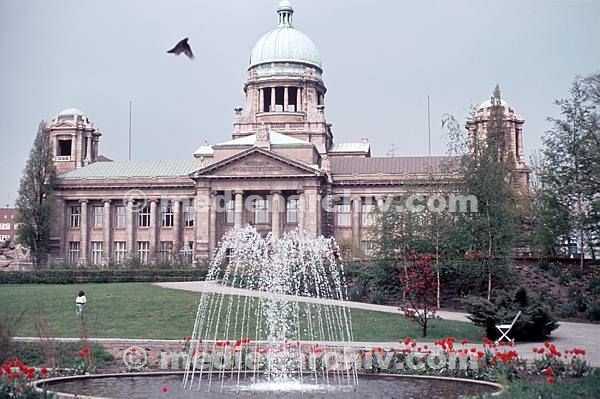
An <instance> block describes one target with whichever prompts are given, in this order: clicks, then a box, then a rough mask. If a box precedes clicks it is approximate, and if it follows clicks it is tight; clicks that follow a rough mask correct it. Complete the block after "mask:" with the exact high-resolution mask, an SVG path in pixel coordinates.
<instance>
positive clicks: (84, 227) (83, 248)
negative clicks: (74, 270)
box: [79, 200, 88, 265]
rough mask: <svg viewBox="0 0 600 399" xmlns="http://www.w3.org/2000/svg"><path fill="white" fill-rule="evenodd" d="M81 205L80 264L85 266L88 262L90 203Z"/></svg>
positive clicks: (84, 201) (85, 201)
mask: <svg viewBox="0 0 600 399" xmlns="http://www.w3.org/2000/svg"><path fill="white" fill-rule="evenodd" d="M80 204H81V221H80V222H81V223H80V235H79V237H80V238H79V240H80V243H79V263H80V264H81V265H85V264H86V263H87V260H88V212H87V208H88V202H87V200H83V201H81V202H80Z"/></svg>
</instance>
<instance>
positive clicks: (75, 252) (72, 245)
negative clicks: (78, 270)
mask: <svg viewBox="0 0 600 399" xmlns="http://www.w3.org/2000/svg"><path fill="white" fill-rule="evenodd" d="M69 263H70V264H72V265H76V264H77V263H79V241H71V242H69Z"/></svg>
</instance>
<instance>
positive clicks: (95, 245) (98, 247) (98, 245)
mask: <svg viewBox="0 0 600 399" xmlns="http://www.w3.org/2000/svg"><path fill="white" fill-rule="evenodd" d="M101 263H102V241H92V264H93V265H99V264H101Z"/></svg>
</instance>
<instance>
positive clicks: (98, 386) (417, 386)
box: [47, 375, 495, 399]
mask: <svg viewBox="0 0 600 399" xmlns="http://www.w3.org/2000/svg"><path fill="white" fill-rule="evenodd" d="M182 378H183V377H182V375H156V376H137V377H118V378H117V377H109V378H90V379H82V380H77V381H68V382H57V383H55V384H49V385H47V388H48V390H51V391H55V392H63V393H71V394H78V395H90V396H100V397H105V398H119V399H120V398H126V399H147V398H150V399H159V398H164V399H167V398H182V399H188V398H189V399H191V398H208V399H212V398H215V399H216V398H231V397H242V398H243V397H254V398H282V399H288V398H290V399H291V398H302V399H309V398H344V399H355V398H356V399H359V398H360V399H362V398H398V399H400V398H401V399H409V398H418V399H430V398H444V399H450V398H460V397H463V396H477V395H480V394H483V393H491V392H494V391H495V389H494V387H491V386H486V385H480V384H471V383H465V382H460V381H444V380H435V379H418V378H402V377H392V376H360V377H359V386H358V388H357V389H356V391H355V390H354V388H353V387H351V386H343V385H342V386H339V385H330V386H327V385H326V384H323V383H324V381H322V380H319V381H318V382H319V384H315V383H314V380H312V379H311V378H310V377H306V378H305V379H304V385H302V386H298V385H297V384H291V385H290V386H288V387H287V388H286V389H290V390H292V391H291V392H282V391H273V390H271V387H272V385H270V384H266V381H264V380H263V381H257V383H256V384H254V385H253V384H252V382H251V381H250V380H249V379H246V380H243V379H242V380H241V381H240V383H239V385H238V382H237V378H234V379H230V378H229V377H226V378H225V379H224V380H223V385H221V380H220V379H218V378H213V380H212V382H211V391H210V392H207V389H208V380H207V379H206V376H204V377H203V378H202V386H201V390H200V391H198V390H197V384H196V383H195V384H194V388H193V390H187V389H186V390H184V389H183V388H182V387H181V381H182ZM197 380H198V377H196V381H197ZM164 387H166V389H167V391H166V392H163V389H164Z"/></svg>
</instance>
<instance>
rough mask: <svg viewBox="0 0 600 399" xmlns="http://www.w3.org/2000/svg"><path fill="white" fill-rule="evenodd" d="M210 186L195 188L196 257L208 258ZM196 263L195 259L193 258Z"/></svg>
mask: <svg viewBox="0 0 600 399" xmlns="http://www.w3.org/2000/svg"><path fill="white" fill-rule="evenodd" d="M209 201H210V188H209V187H197V188H196V248H195V254H196V256H197V257H198V258H201V259H206V260H207V259H208V258H209V239H208V237H209V231H210V204H209ZM194 263H196V259H194Z"/></svg>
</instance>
